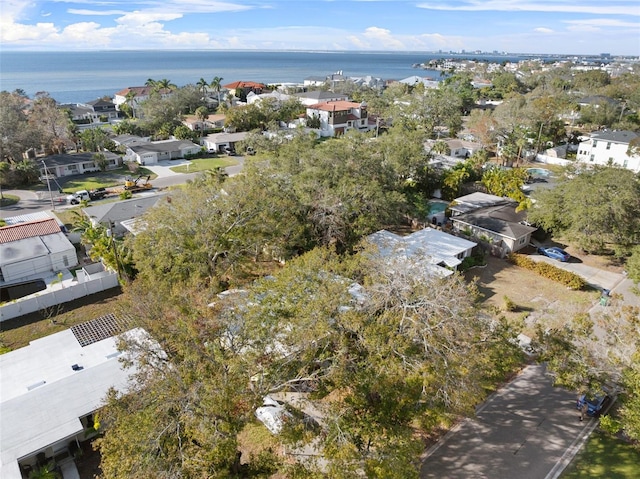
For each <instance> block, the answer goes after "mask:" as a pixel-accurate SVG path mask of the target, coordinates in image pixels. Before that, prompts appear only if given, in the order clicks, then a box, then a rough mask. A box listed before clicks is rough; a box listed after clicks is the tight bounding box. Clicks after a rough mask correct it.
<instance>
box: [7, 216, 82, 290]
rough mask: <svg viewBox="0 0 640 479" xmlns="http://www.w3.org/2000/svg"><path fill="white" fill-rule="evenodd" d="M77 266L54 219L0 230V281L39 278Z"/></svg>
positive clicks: (69, 246)
mask: <svg viewBox="0 0 640 479" xmlns="http://www.w3.org/2000/svg"><path fill="white" fill-rule="evenodd" d="M77 264H78V257H77V255H76V249H75V247H74V246H73V244H71V242H70V241H69V240H68V239H67V237H66V236H65V234H64V232H63V231H62V229H61V227H60V224H59V223H58V221H57V220H56V219H55V218H47V219H39V220H33V221H27V222H24V223H16V224H11V225H8V226H3V227H1V228H0V281H3V282H5V283H11V282H18V281H25V280H30V279H37V278H42V277H46V276H49V275H50V274H51V273H54V272H57V271H60V270H63V269H69V268H72V267H74V266H76V265H77Z"/></svg>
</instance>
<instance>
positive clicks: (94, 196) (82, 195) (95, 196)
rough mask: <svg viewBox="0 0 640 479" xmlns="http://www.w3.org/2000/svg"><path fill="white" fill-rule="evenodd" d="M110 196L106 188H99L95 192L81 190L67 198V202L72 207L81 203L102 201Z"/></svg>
mask: <svg viewBox="0 0 640 479" xmlns="http://www.w3.org/2000/svg"><path fill="white" fill-rule="evenodd" d="M108 194H109V192H108V191H107V190H106V189H105V188H97V189H95V190H80V191H76V192H75V193H73V194H71V195H69V196H67V202H68V203H69V204H71V205H78V204H80V202H81V201H92V200H101V199H102V198H104V197H105V196H107V195H108Z"/></svg>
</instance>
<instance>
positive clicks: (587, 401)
mask: <svg viewBox="0 0 640 479" xmlns="http://www.w3.org/2000/svg"><path fill="white" fill-rule="evenodd" d="M610 402H611V397H610V396H608V395H607V394H598V395H595V396H593V395H587V394H583V395H582V396H580V397H579V398H578V400H577V401H576V409H577V410H579V411H580V410H582V408H583V407H584V406H585V405H586V406H587V410H586V413H587V416H591V417H598V416H599V415H600V413H601V412H602V411H603V410H605V409H606V408H607V407H608V406H609V404H610Z"/></svg>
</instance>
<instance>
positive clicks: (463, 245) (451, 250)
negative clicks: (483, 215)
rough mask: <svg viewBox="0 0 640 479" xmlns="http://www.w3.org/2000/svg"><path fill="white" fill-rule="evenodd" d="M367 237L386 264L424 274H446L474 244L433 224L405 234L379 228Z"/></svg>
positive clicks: (450, 272)
mask: <svg viewBox="0 0 640 479" xmlns="http://www.w3.org/2000/svg"><path fill="white" fill-rule="evenodd" d="M367 240H368V241H369V242H370V243H372V244H374V245H375V246H376V247H377V248H378V251H379V253H380V255H381V256H382V257H383V258H386V259H387V261H388V263H389V266H390V267H392V268H394V267H397V268H403V269H406V268H410V269H412V270H414V271H415V273H416V274H417V275H423V276H424V277H428V276H432V275H435V276H438V277H446V276H450V275H451V274H453V271H454V270H455V269H456V268H457V267H458V265H460V264H461V263H462V260H463V259H464V258H466V257H468V256H471V253H472V250H473V248H474V247H475V246H476V243H474V242H472V241H468V240H465V239H463V238H459V237H457V236H453V235H450V234H448V233H444V232H443V231H440V230H437V229H434V228H424V229H422V230H420V231H416V232H414V233H411V234H410V235H407V236H400V235H397V234H395V233H391V232H390V231H387V230H380V231H377V232H375V233H373V234H371V235H369V236H368V237H367Z"/></svg>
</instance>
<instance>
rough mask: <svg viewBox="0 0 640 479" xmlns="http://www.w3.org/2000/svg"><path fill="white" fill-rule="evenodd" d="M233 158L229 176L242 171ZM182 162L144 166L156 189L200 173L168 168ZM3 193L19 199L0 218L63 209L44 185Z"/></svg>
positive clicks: (59, 199) (59, 198)
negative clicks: (150, 175) (180, 171)
mask: <svg viewBox="0 0 640 479" xmlns="http://www.w3.org/2000/svg"><path fill="white" fill-rule="evenodd" d="M234 160H236V161H237V162H238V164H237V165H234V166H229V167H227V168H226V171H227V173H228V174H229V176H234V175H237V174H238V173H240V172H241V171H242V167H243V166H244V157H242V156H236V157H234ZM182 163H187V161H186V160H172V161H162V162H160V163H159V164H158V165H152V166H145V168H147V169H149V170H151V171H153V172H154V173H155V174H156V175H158V176H157V178H155V179H154V180H152V183H153V186H154V188H155V189H156V190H158V189H162V188H168V187H170V186H175V185H180V184H183V183H186V182H187V181H189V180H193V179H194V178H196V177H197V176H198V175H199V174H200V173H175V172H174V171H171V169H170V168H172V167H174V166H179V165H180V164H182ZM3 193H5V194H7V195H14V196H18V197H20V201H19V202H18V203H16V204H15V205H11V206H6V207H3V208H2V209H0V218H9V217H11V216H19V215H24V214H28V213H36V212H39V211H48V210H54V211H56V210H60V209H65V208H66V207H67V205H66V204H65V199H64V198H65V196H66V195H60V194H59V193H58V192H57V191H54V190H52V193H51V195H50V194H49V191H48V190H47V188H46V187H44V186H43V188H42V189H41V190H40V191H29V190H3Z"/></svg>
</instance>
